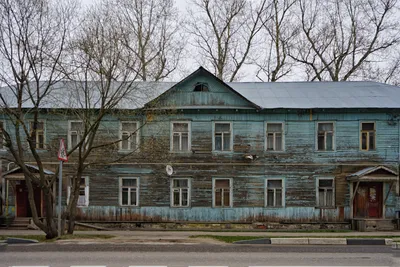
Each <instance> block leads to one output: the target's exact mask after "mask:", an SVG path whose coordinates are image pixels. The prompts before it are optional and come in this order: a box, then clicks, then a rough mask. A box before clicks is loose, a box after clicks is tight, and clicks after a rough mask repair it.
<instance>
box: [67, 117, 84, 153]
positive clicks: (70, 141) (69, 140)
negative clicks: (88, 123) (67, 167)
mask: <svg viewBox="0 0 400 267" xmlns="http://www.w3.org/2000/svg"><path fill="white" fill-rule="evenodd" d="M73 122H81V123H82V125H83V127H85V124H84V122H83V121H82V120H70V121H68V149H72V148H73V146H72V138H71V133H72V132H76V131H72V130H71V124H72V123H73ZM82 135H83V133H82ZM78 136H79V135H78ZM80 141H81V140H80V139H79V141H78V143H79V142H80Z"/></svg>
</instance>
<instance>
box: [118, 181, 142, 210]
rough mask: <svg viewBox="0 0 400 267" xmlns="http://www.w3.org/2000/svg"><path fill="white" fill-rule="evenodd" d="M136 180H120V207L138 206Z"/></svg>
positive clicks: (137, 183) (137, 184)
mask: <svg viewBox="0 0 400 267" xmlns="http://www.w3.org/2000/svg"><path fill="white" fill-rule="evenodd" d="M138 180H139V179H138V178H120V186H119V188H120V190H119V192H120V205H121V206H138V205H139V182H138Z"/></svg>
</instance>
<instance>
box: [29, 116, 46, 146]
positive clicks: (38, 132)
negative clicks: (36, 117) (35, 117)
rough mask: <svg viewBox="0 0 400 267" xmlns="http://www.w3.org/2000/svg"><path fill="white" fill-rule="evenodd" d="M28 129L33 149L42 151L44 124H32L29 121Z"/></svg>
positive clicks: (39, 122) (38, 122)
mask: <svg viewBox="0 0 400 267" xmlns="http://www.w3.org/2000/svg"><path fill="white" fill-rule="evenodd" d="M29 127H30V134H31V136H32V139H33V142H34V145H35V148H37V149H44V148H45V144H44V122H42V121H37V122H33V121H31V122H30V124H29Z"/></svg>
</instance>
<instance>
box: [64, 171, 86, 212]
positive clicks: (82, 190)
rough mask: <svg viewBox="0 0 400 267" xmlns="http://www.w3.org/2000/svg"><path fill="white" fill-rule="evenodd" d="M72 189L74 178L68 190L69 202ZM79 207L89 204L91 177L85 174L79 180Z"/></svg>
mask: <svg viewBox="0 0 400 267" xmlns="http://www.w3.org/2000/svg"><path fill="white" fill-rule="evenodd" d="M71 191H72V179H71V180H70V183H69V186H68V192H67V202H69V199H70V196H71ZM77 206H78V207H85V206H89V177H87V176H83V177H81V179H80V181H79V198H78V203H77Z"/></svg>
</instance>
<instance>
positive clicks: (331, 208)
mask: <svg viewBox="0 0 400 267" xmlns="http://www.w3.org/2000/svg"><path fill="white" fill-rule="evenodd" d="M314 209H319V210H322V209H324V210H335V209H336V207H332V206H329V207H323V206H317V207H314Z"/></svg>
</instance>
